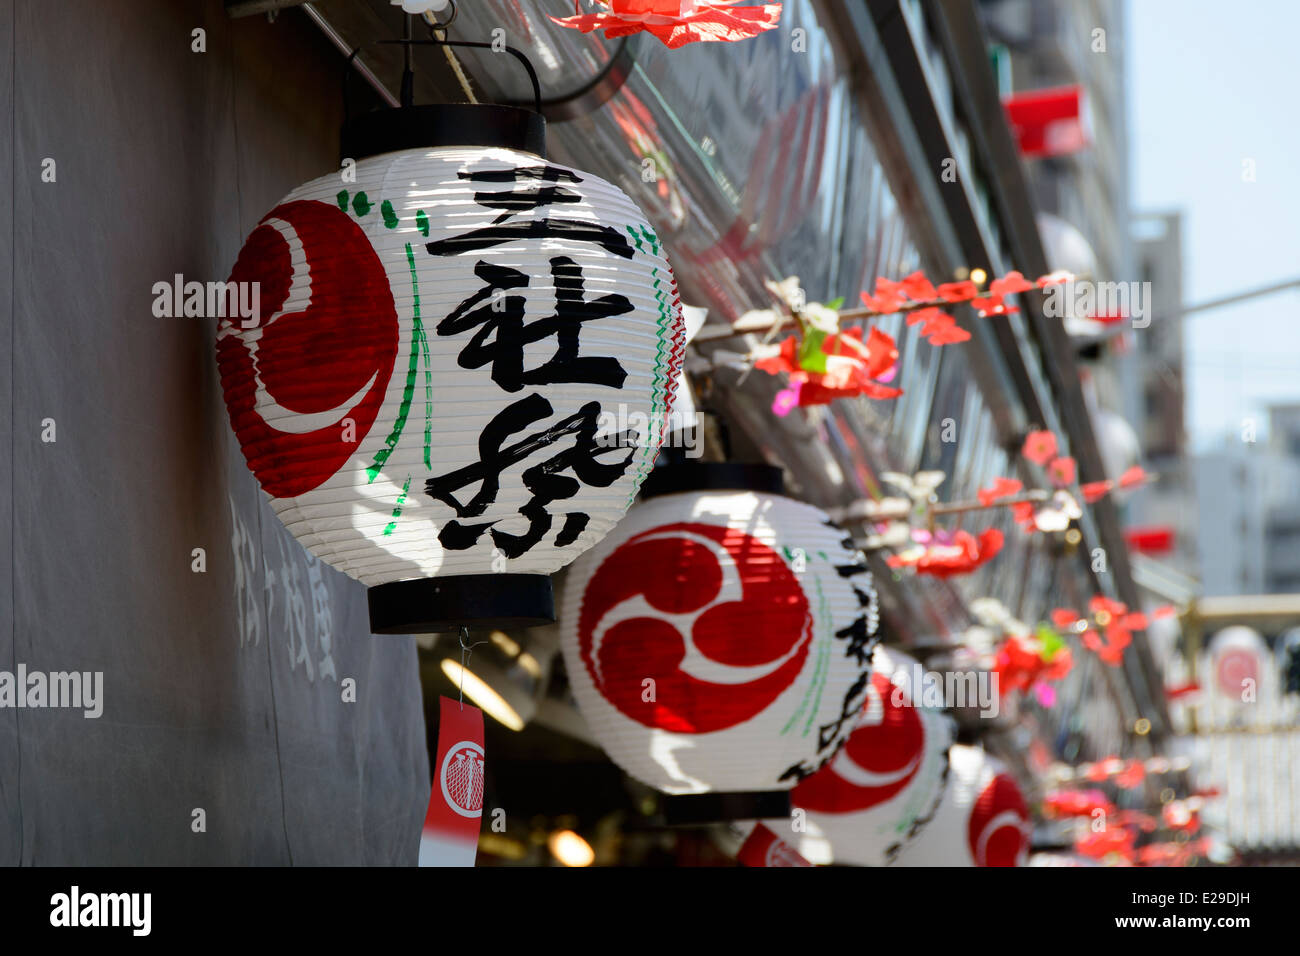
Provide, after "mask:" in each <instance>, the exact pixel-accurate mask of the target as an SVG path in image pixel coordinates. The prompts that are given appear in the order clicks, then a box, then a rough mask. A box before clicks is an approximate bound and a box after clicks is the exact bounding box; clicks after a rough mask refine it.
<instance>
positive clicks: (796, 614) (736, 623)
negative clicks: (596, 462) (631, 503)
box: [560, 466, 877, 794]
mask: <svg viewBox="0 0 1300 956" xmlns="http://www.w3.org/2000/svg"><path fill="white" fill-rule="evenodd" d="M679 467H683V468H685V467H687V466H679ZM695 467H699V468H705V469H706V470H707V466H695ZM719 467H722V468H725V467H726V466H719ZM665 470H666V469H657V471H660V472H662V471H665ZM659 487H660V488H661V489H662V488H664V487H665V485H664V483H663V482H659ZM876 621H877V602H876V594H875V590H874V588H873V586H872V580H871V573H870V572H869V571H868V570H867V568H866V565H865V562H864V560H863V558H862V555H861V554H860V553H859V552H858V551H857V550H856V549H855V548H853V547H852V542H851V541H850V540H849V539H847V538H846V537H845V536H844V532H842V531H841V530H839V529H838V528H836V527H835V526H834V525H833V524H832V523H831V521H830V519H829V518H828V517H827V516H826V514H825V513H824V512H822V511H820V510H819V509H817V508H814V507H812V506H810V505H806V504H802V503H800V502H797V501H793V500H791V499H790V498H786V497H784V496H782V495H779V494H773V493H770V492H762V491H724V490H701V491H686V490H683V491H679V492H677V493H670V494H664V495H662V496H661V497H655V498H653V499H651V500H649V501H646V502H643V503H641V504H638V505H637V506H636V507H635V508H633V509H632V510H631V511H629V512H628V514H627V517H625V518H624V519H623V521H622V522H620V523H619V526H618V528H617V529H615V531H614V533H613V534H611V535H610V536H609V537H607V538H606V539H605V540H604V541H602V542H600V543H599V544H598V545H597V546H596V547H595V548H593V549H592V550H591V551H590V552H588V553H587V554H586V555H584V556H583V557H582V558H580V559H579V560H578V561H577V562H575V564H574V565H573V567H572V568H571V569H570V571H569V573H568V574H567V576H566V581H565V586H564V600H563V609H562V613H561V617H560V627H561V631H562V639H561V647H562V648H563V651H564V659H565V665H566V669H567V670H568V674H569V680H570V682H571V683H572V685H573V691H574V695H575V696H576V698H577V701H578V706H579V708H580V709H581V710H582V713H583V715H584V717H585V718H586V721H587V724H588V726H590V727H591V730H592V732H593V734H594V735H595V736H596V737H597V739H598V740H599V741H600V743H601V745H602V746H603V747H604V748H605V750H606V752H607V753H608V754H609V756H610V757H611V758H612V759H613V760H614V762H615V763H617V764H619V766H621V767H622V768H623V769H624V770H626V771H627V772H628V773H629V774H631V775H632V776H633V777H636V778H637V779H639V780H641V781H643V782H645V783H647V784H649V785H650V786H652V787H655V788H657V789H659V790H662V791H664V792H666V793H672V794H704V793H709V792H715V791H717V792H724V793H727V792H732V793H736V792H739V793H753V792H755V791H781V790H788V789H789V788H791V787H793V786H794V785H795V784H796V783H797V782H798V781H799V780H800V779H802V778H804V777H807V776H811V775H812V774H813V773H815V772H816V771H817V770H818V769H819V768H820V767H821V766H822V765H824V764H825V763H826V761H827V760H829V759H830V758H831V756H832V755H833V754H834V753H835V751H836V750H837V749H838V748H839V746H840V744H841V743H843V741H844V740H845V738H846V737H847V736H848V734H849V732H850V731H851V730H852V728H853V723H854V720H855V719H856V717H857V714H858V711H859V710H860V709H861V706H862V703H863V701H864V700H865V697H866V692H867V687H868V683H869V673H870V664H871V651H872V645H873V642H874V635H875V632H876Z"/></svg>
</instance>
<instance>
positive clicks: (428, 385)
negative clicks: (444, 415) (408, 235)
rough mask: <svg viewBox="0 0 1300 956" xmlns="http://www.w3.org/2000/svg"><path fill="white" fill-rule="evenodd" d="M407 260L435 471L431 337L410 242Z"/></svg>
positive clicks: (428, 451) (428, 449) (428, 460)
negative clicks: (422, 312)
mask: <svg viewBox="0 0 1300 956" xmlns="http://www.w3.org/2000/svg"><path fill="white" fill-rule="evenodd" d="M406 262H407V264H408V265H409V266H410V267H411V301H412V302H413V304H414V310H415V333H414V334H415V335H416V336H418V337H419V339H420V353H421V354H422V355H423V356H424V467H425V468H427V469H428V470H429V471H433V461H432V457H433V359H431V358H430V357H429V337H428V336H427V335H425V334H424V323H423V322H421V321H420V283H419V281H418V280H417V279H416V276H415V254H414V253H413V252H412V251H411V244H410V243H409V242H408V243H407V244H406Z"/></svg>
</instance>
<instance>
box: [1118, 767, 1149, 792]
mask: <svg viewBox="0 0 1300 956" xmlns="http://www.w3.org/2000/svg"><path fill="white" fill-rule="evenodd" d="M1146 778H1147V768H1146V766H1145V765H1144V764H1143V763H1142V761H1141V760H1130V761H1129V762H1128V764H1127V765H1126V766H1125V767H1124V769H1123V770H1121V771H1120V772H1119V774H1117V775H1116V777H1115V786H1117V787H1119V788H1121V789H1123V790H1132V789H1133V788H1134V787H1140V786H1141V785H1142V781H1143V780H1145V779H1146Z"/></svg>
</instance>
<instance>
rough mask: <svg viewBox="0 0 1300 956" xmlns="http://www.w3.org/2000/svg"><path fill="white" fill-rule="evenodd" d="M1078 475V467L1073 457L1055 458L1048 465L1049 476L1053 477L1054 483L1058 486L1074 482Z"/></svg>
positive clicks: (1061, 486) (1063, 486)
mask: <svg viewBox="0 0 1300 956" xmlns="http://www.w3.org/2000/svg"><path fill="white" fill-rule="evenodd" d="M1076 475H1077V469H1076V467H1075V464H1074V459H1073V458H1068V457H1066V458H1053V459H1052V461H1051V463H1050V464H1049V465H1048V466H1047V477H1048V478H1050V479H1052V484H1054V485H1056V487H1058V488H1065V487H1067V486H1069V485H1072V484H1074V479H1075V477H1076Z"/></svg>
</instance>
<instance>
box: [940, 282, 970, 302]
mask: <svg viewBox="0 0 1300 956" xmlns="http://www.w3.org/2000/svg"><path fill="white" fill-rule="evenodd" d="M979 291H980V290H979V286H977V285H976V284H975V283H974V282H971V281H970V280H969V279H964V280H963V281H961V282H944V283H942V284H941V285H940V286H939V289H938V292H939V298H941V299H943V301H945V302H969V301H970V300H971V299H973V298H975V296H977V295H979Z"/></svg>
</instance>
